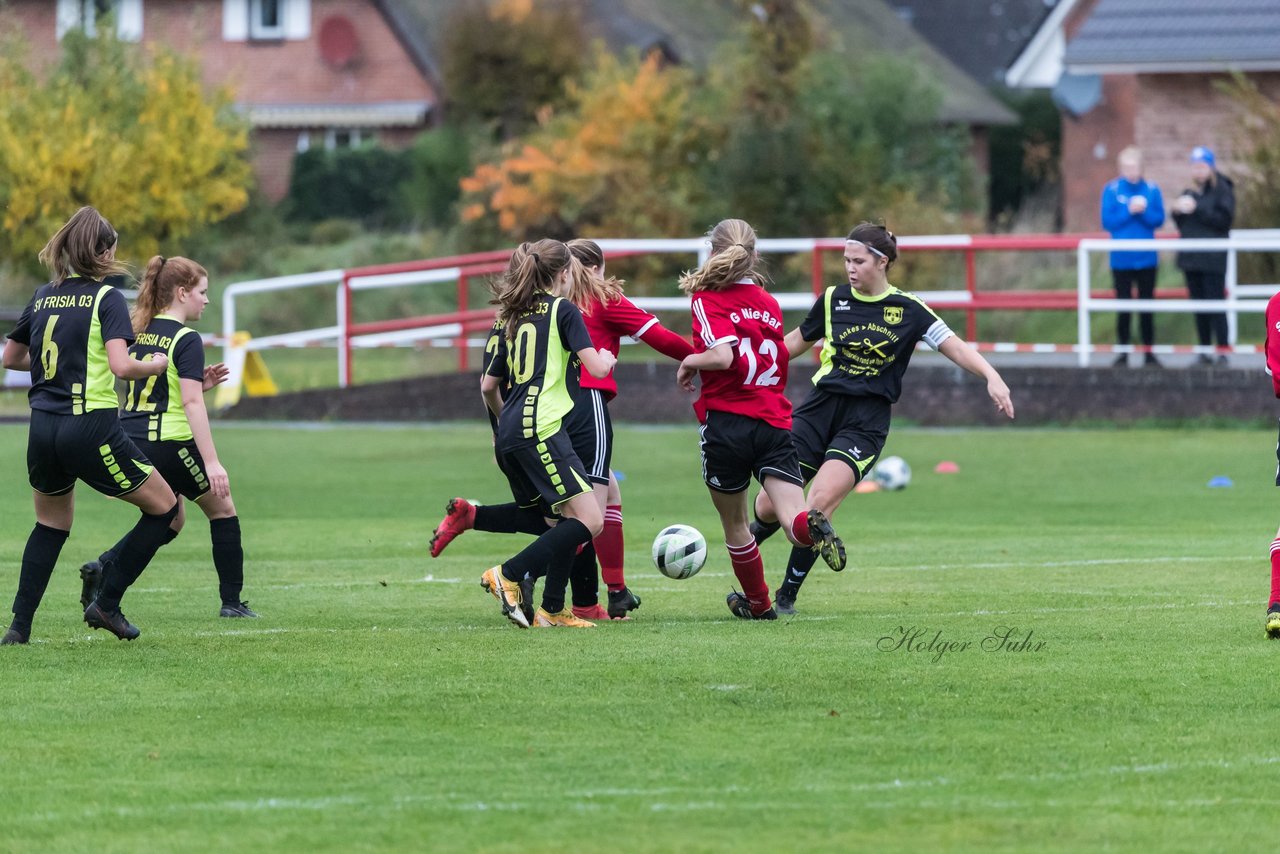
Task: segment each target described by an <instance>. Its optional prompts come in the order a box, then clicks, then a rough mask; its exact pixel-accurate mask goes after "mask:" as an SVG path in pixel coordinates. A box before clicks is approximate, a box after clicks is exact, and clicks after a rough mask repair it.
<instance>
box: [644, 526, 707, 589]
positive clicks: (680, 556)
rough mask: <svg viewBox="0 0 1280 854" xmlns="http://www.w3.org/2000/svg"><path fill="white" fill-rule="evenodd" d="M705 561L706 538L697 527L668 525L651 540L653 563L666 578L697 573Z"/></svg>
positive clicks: (683, 576) (685, 576)
mask: <svg viewBox="0 0 1280 854" xmlns="http://www.w3.org/2000/svg"><path fill="white" fill-rule="evenodd" d="M706 562H707V540H706V538H705V537H703V536H702V534H700V533H698V529H697V528H691V527H689V526H688V525H670V526H668V527H666V528H663V529H662V530H661V531H659V532H658V536H657V537H655V538H654V540H653V564H654V566H656V567H658V572H661V573H662V574H663V575H665V576H666V577H667V578H688V577H690V576H692V575H697V574H698V570H700V569H702V565H703V564H704V563H706Z"/></svg>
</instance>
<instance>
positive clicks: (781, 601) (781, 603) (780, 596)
mask: <svg viewBox="0 0 1280 854" xmlns="http://www.w3.org/2000/svg"><path fill="white" fill-rule="evenodd" d="M773 607H774V608H776V609H778V613H779V614H784V615H786V616H788V617H791V616H795V613H796V597H794V596H788V595H787V594H786V593H785V592H784V591H782V590H781V589H780V590H778V592H777V593H774V594H773Z"/></svg>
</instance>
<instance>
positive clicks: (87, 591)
mask: <svg viewBox="0 0 1280 854" xmlns="http://www.w3.org/2000/svg"><path fill="white" fill-rule="evenodd" d="M101 589H102V564H101V563H99V562H98V561H96V560H91V561H89V562H88V563H86V564H84V565H83V566H81V567H80V607H81V608H88V607H89V605H90V603H92V602H93V600H94V599H97V598H98V591H99V590H101Z"/></svg>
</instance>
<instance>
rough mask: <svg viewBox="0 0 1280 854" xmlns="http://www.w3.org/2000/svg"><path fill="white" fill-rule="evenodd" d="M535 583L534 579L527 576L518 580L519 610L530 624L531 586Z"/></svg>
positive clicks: (536, 581) (531, 611) (531, 617)
mask: <svg viewBox="0 0 1280 854" xmlns="http://www.w3.org/2000/svg"><path fill="white" fill-rule="evenodd" d="M537 583H538V580H537V579H536V578H531V577H530V576H528V575H526V576H525V577H524V578H522V579H520V610H521V611H523V612H524V618H525V619H526V620H528V621H529V622H530V623H532V622H533V585H535V584H537Z"/></svg>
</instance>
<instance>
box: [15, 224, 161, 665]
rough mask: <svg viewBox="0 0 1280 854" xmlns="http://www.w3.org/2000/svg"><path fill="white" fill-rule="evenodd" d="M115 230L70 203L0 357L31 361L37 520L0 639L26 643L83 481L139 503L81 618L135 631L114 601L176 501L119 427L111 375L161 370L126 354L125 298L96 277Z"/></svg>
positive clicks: (109, 257)
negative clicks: (46, 274)
mask: <svg viewBox="0 0 1280 854" xmlns="http://www.w3.org/2000/svg"><path fill="white" fill-rule="evenodd" d="M117 240H118V235H117V234H116V231H115V229H114V228H112V227H111V223H109V222H107V220H106V219H105V218H104V217H103V216H102V214H100V213H98V212H97V211H96V210H94V209H93V208H91V207H83V208H81V209H80V210H78V211H76V213H75V215H74V216H72V217H71V219H69V220H68V221H67V223H66V225H64V226H63V227H62V228H61V229H59V231H58V233H57V234H55V235H54V236H53V238H52V239H50V240H49V242H48V244H46V245H45V247H44V249H43V250H42V251H41V252H40V260H41V261H42V262H43V263H44V264H45V265H46V266H47V267H48V268H49V270H50V272H51V273H52V274H53V279H52V281H50V282H49V283H48V284H47V285H43V286H41V287H40V288H39V289H37V290H36V293H35V296H33V297H32V299H31V302H30V303H28V304H27V307H26V308H25V309H24V310H23V312H22V316H21V317H20V318H19V320H18V325H17V327H16V328H15V329H14V330H13V332H11V333H9V340H8V341H7V342H5V345H4V356H3V363H4V366H5V367H6V368H8V369H10V370H14V371H25V370H30V371H31V391H30V392H29V394H28V399H29V401H30V404H31V427H30V434H29V437H28V441H27V471H28V473H29V479H30V482H31V489H32V492H33V498H34V500H35V509H36V526H35V529H34V530H33V531H32V532H31V536H30V537H28V539H27V545H26V549H25V550H24V551H23V553H22V572H21V576H20V577H19V580H18V594H17V596H15V597H14V600H13V624H12V625H11V626H9V630H8V631H7V632H5V634H4V636H3V638H0V644H6V645H8V644H25V643H27V642H28V641H29V640H30V637H31V622H32V619H33V618H34V617H35V613H36V609H37V608H39V607H40V600H41V599H43V598H44V592H45V589H46V588H47V587H48V586H49V578H50V577H51V576H52V574H53V568H54V566H55V565H56V564H57V562H58V555H59V553H61V551H62V546H63V545H64V544H65V543H66V541H67V536H68V534H70V533H71V523H72V521H73V519H74V516H75V498H74V496H75V486H76V481H77V480H82V481H84V482H85V483H87V484H88V485H89V486H91V487H93V488H94V489H96V490H97V491H98V492H101V493H102V494H103V495H108V496H111V497H114V498H119V499H121V500H123V501H126V502H128V503H130V504H133V505H134V506H135V507H138V508H139V509H140V510H141V511H142V518H141V519H139V520H138V523H137V524H136V525H134V526H133V529H132V530H131V531H130V532H129V534H128V536H127V537H126V538H125V539H124V540H122V546H121V548H120V552H119V555H118V558H117V560H116V562H115V563H114V564H113V566H112V568H111V570H110V571H108V572H107V573H106V577H105V578H104V579H103V584H102V590H101V591H100V592H99V594H98V596H97V598H96V599H95V600H94V601H92V602H90V603H89V604H88V607H86V608H85V610H84V620H85V622H86V623H88V624H89V626H90V627H92V628H95V629H107V630H108V631H110V632H111V633H112V634H114V635H115V636H116V637H118V638H120V639H121V640H133V639H134V638H136V637H137V636H138V634H139V631H138V629H137V627H136V626H134V625H132V624H131V623H130V622H129V621H128V620H127V619H125V616H124V614H123V613H121V611H120V599H121V597H123V596H124V593H125V590H127V589H128V588H129V586H130V585H131V584H133V582H134V581H136V580H137V578H138V576H139V575H141V574H142V571H143V570H144V569H146V567H147V564H148V563H149V562H150V561H151V558H152V557H153V556H154V555H155V553H156V549H158V548H159V547H160V545H161V544H162V543H163V542H165V539H166V537H167V535H168V531H169V523H170V522H172V521H173V519H174V518H175V517H176V516H177V515H178V501H177V499H176V498H175V497H174V495H173V491H172V490H171V489H170V488H169V485H168V484H167V483H165V481H164V478H163V477H161V476H160V474H159V473H157V472H153V471H152V468H151V464H150V462H149V461H148V460H147V458H146V457H145V456H144V455H143V454H142V453H141V452H139V451H138V448H137V447H136V446H135V445H134V443H133V442H132V441H131V440H130V439H129V437H128V436H126V435H125V433H124V431H123V430H121V428H120V419H119V415H118V409H117V408H118V406H119V401H118V400H117V398H116V390H115V381H116V378H119V379H123V380H144V379H147V378H148V377H155V376H159V375H162V374H164V372H165V370H166V368H168V365H169V361H168V359H167V358H166V357H165V356H164V355H163V354H162V355H160V356H159V357H157V358H156V359H154V360H152V361H150V362H139V361H136V360H134V359H131V358H129V351H128V347H129V344H131V343H132V342H133V337H134V336H133V326H132V325H131V324H130V322H129V307H128V306H127V305H126V304H125V301H124V297H123V296H121V295H120V292H119V291H118V290H116V289H115V288H114V287H112V286H111V285H108V284H104V283H103V281H102V280H103V279H104V278H106V277H107V276H109V275H113V274H118V273H120V272H122V271H123V269H124V268H123V267H122V266H120V265H119V264H118V263H117V262H116V260H115V256H116V242H117Z"/></svg>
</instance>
